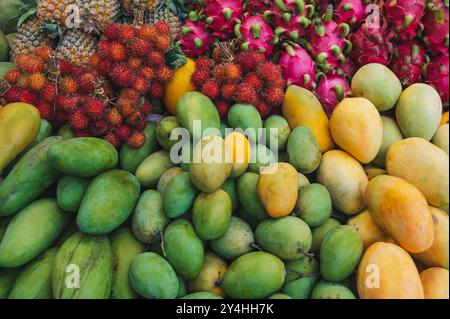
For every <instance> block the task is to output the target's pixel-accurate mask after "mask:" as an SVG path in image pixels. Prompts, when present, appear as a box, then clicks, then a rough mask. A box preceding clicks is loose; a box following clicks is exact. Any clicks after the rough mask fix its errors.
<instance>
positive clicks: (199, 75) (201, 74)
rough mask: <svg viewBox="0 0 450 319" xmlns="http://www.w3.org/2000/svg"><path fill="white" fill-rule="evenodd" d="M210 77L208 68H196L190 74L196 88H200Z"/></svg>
mask: <svg viewBox="0 0 450 319" xmlns="http://www.w3.org/2000/svg"><path fill="white" fill-rule="evenodd" d="M210 77H211V72H210V71H209V70H208V69H197V70H196V71H195V72H194V74H192V77H191V81H192V83H193V84H194V85H195V86H196V87H197V88H201V87H202V85H203V83H205V82H206V81H207V80H208V79H209V78H210Z"/></svg>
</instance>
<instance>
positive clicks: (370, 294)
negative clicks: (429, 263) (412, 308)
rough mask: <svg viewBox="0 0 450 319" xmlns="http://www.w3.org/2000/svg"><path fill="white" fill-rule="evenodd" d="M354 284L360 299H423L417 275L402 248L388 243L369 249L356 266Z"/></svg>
mask: <svg viewBox="0 0 450 319" xmlns="http://www.w3.org/2000/svg"><path fill="white" fill-rule="evenodd" d="M356 283H357V287H358V293H359V297H360V298H361V299H423V298H424V293H423V288H422V282H421V280H420V275H419V272H418V271H417V268H416V265H415V264H414V261H413V259H412V258H411V256H410V255H409V254H408V252H406V251H405V250H404V249H403V248H401V247H399V246H397V245H394V244H389V243H381V242H379V243H375V244H373V245H372V246H370V247H369V248H368V249H367V250H366V252H365V253H364V256H363V258H362V260H361V262H360V264H359V268H358V272H357V276H356Z"/></svg>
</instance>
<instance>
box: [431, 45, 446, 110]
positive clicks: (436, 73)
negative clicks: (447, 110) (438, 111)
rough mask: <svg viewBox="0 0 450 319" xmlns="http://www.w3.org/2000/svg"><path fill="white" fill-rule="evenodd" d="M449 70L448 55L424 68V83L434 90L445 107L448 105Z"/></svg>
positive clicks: (443, 55) (440, 57)
mask: <svg viewBox="0 0 450 319" xmlns="http://www.w3.org/2000/svg"><path fill="white" fill-rule="evenodd" d="M449 70H450V69H449V56H448V53H445V54H442V55H441V56H439V57H436V58H435V59H434V60H433V61H432V62H431V63H429V64H428V65H427V66H426V68H425V78H426V79H425V82H426V83H428V84H430V85H432V86H434V87H435V88H436V90H437V91H438V92H439V94H440V95H441V98H442V103H444V105H446V106H448V104H449Z"/></svg>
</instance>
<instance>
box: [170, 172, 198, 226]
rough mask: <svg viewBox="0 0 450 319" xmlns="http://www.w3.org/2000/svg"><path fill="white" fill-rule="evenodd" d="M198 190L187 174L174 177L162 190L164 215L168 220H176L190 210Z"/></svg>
mask: <svg viewBox="0 0 450 319" xmlns="http://www.w3.org/2000/svg"><path fill="white" fill-rule="evenodd" d="M197 193H198V190H197V189H196V188H195V187H194V185H193V184H192V182H191V178H190V176H189V173H187V172H183V173H180V174H178V175H175V176H174V177H173V178H172V179H171V180H170V181H169V183H168V184H167V186H166V187H165V188H164V192H163V194H162V195H163V207H164V213H165V215H166V216H167V217H169V218H177V217H180V216H181V215H183V214H184V213H186V212H187V211H188V210H189V208H191V206H192V203H193V202H194V199H195V196H197Z"/></svg>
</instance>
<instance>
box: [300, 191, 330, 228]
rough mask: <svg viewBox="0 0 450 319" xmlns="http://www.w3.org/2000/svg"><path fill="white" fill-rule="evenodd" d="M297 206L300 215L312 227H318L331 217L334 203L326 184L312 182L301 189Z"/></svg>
mask: <svg viewBox="0 0 450 319" xmlns="http://www.w3.org/2000/svg"><path fill="white" fill-rule="evenodd" d="M295 208H296V209H295V212H296V214H297V215H298V217H300V218H301V219H303V220H304V221H305V222H306V223H307V224H308V225H309V226H310V227H318V226H320V225H322V224H323V223H325V222H326V221H327V220H328V218H330V216H331V213H332V210H333V204H332V203H331V196H330V193H329V192H328V190H327V189H326V187H325V186H322V185H320V184H310V185H306V186H304V187H302V188H301V189H300V191H299V194H298V201H297V204H296V205H295Z"/></svg>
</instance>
